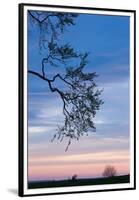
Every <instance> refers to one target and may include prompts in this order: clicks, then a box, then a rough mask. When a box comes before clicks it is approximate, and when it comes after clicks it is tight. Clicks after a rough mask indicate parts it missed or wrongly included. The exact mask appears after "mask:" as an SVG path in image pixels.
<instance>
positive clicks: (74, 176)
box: [71, 174, 78, 182]
mask: <svg viewBox="0 0 139 200" xmlns="http://www.w3.org/2000/svg"><path fill="white" fill-rule="evenodd" d="M77 177H78V175H77V174H74V175H73V176H72V179H71V180H72V181H73V182H75V181H76V180H77Z"/></svg>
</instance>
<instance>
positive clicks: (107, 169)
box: [102, 165, 117, 177]
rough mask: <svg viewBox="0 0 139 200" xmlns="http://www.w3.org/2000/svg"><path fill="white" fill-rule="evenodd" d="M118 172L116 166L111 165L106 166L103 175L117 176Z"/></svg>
mask: <svg viewBox="0 0 139 200" xmlns="http://www.w3.org/2000/svg"><path fill="white" fill-rule="evenodd" d="M116 174H117V171H116V169H115V167H113V166H110V165H109V166H106V167H105V170H104V172H103V174H102V175H103V176H104V177H113V176H116Z"/></svg>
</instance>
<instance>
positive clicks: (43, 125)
mask: <svg viewBox="0 0 139 200" xmlns="http://www.w3.org/2000/svg"><path fill="white" fill-rule="evenodd" d="M28 30H29V31H28V69H31V70H35V71H37V72H39V67H40V66H41V61H42V58H43V57H44V55H46V52H44V51H41V50H40V48H39V45H38V44H39V40H38V38H39V37H38V36H39V32H38V30H37V29H36V26H32V25H31V24H30V23H28ZM60 41H61V42H62V43H70V44H71V45H72V46H73V47H74V48H75V49H77V50H78V51H80V52H86V51H87V52H89V63H88V65H87V66H86V69H85V70H86V71H88V72H96V73H97V74H98V75H99V76H98V77H97V78H96V83H97V85H98V88H100V89H103V93H102V95H101V98H102V99H103V101H104V104H103V105H102V106H101V108H100V110H99V111H98V112H97V114H96V117H95V119H94V122H95V125H96V132H91V131H90V132H89V133H88V136H83V137H82V138H80V139H79V141H73V142H72V143H71V145H70V147H69V149H68V151H67V152H65V148H66V146H67V143H68V140H67V139H64V140H63V141H62V142H59V141H58V140H54V142H51V139H52V138H53V135H54V134H55V132H56V129H57V125H62V123H63V120H64V117H63V114H62V101H61V99H60V97H59V96H58V94H56V93H51V91H50V90H49V87H48V85H47V83H46V82H44V81H43V80H41V79H39V78H37V77H35V76H33V75H30V74H28V178H29V180H30V181H36V180H58V179H68V178H71V177H72V175H74V174H77V175H78V177H80V178H85V177H90V178H91V177H101V176H102V173H103V171H104V168H105V166H107V165H112V166H114V167H115V168H116V170H117V174H119V175H120V174H128V173H129V170H130V169H129V168H130V155H129V142H130V141H129V127H130V124H129V17H126V16H105V15H87V14H80V15H79V16H78V18H77V19H76V25H75V26H72V27H68V28H67V30H66V31H65V33H64V34H63V35H62V36H61V37H60ZM47 70H48V71H47V73H48V76H50V77H51V76H53V75H55V74H57V73H58V72H61V73H63V69H61V68H60V67H59V68H55V67H49V69H47ZM57 84H59V86H60V87H61V83H57Z"/></svg>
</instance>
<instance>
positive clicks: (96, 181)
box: [28, 175, 130, 189]
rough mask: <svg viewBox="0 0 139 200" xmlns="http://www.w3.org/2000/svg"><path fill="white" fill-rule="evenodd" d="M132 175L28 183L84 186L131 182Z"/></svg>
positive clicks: (34, 184)
mask: <svg viewBox="0 0 139 200" xmlns="http://www.w3.org/2000/svg"><path fill="white" fill-rule="evenodd" d="M129 182H130V176H129V175H124V176H115V177H108V178H83V179H76V180H74V181H73V180H71V179H70V180H53V181H49V180H48V181H36V182H35V181H32V182H29V183H28V188H29V189H35V188H51V187H68V186H84V185H102V184H119V183H129Z"/></svg>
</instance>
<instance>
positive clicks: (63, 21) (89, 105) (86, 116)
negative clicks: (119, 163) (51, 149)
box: [28, 11, 103, 151]
mask: <svg viewBox="0 0 139 200" xmlns="http://www.w3.org/2000/svg"><path fill="white" fill-rule="evenodd" d="M28 17H29V23H31V24H33V25H35V26H36V27H37V29H39V31H40V37H39V47H40V49H41V50H42V51H43V52H45V55H46V56H45V57H43V58H42V61H41V63H42V64H41V66H38V69H40V71H39V72H38V71H34V70H31V69H29V70H28V73H30V74H32V75H34V76H37V77H39V78H40V79H42V80H44V81H45V82H46V84H48V86H49V89H50V91H51V92H54V93H57V94H58V95H59V97H60V98H61V101H62V102H63V115H64V118H65V119H64V123H63V126H58V128H57V132H56V134H55V135H54V137H53V139H52V141H53V140H54V139H55V138H57V139H59V140H60V141H62V140H63V138H65V137H66V138H68V139H69V141H68V145H67V148H66V151H67V149H68V147H69V145H70V143H71V140H72V139H77V140H78V139H79V138H80V137H81V136H83V135H84V134H87V132H88V130H92V131H95V129H96V127H95V124H94V121H93V120H94V117H95V115H96V112H97V110H99V108H100V105H101V104H103V101H102V100H101V99H100V95H101V92H102V90H99V89H98V88H97V85H96V83H95V78H96V77H97V76H98V75H97V74H96V73H95V72H93V73H90V72H85V66H86V65H87V64H88V55H89V53H87V52H85V53H81V52H77V51H75V49H74V48H73V47H72V46H71V44H69V43H66V44H62V41H61V40H60V39H61V37H62V35H63V34H64V32H65V30H66V28H67V27H70V26H73V25H75V20H76V18H77V17H78V15H77V14H74V13H60V12H44V11H43V12H40V11H28ZM49 67H58V68H62V69H63V68H64V74H60V73H57V74H56V75H54V76H53V78H51V79H50V78H49V77H48V76H47V69H48V68H49ZM57 80H60V81H62V82H63V84H64V85H65V87H66V90H62V89H61V88H59V87H56V86H54V83H55V82H56V81H57Z"/></svg>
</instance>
